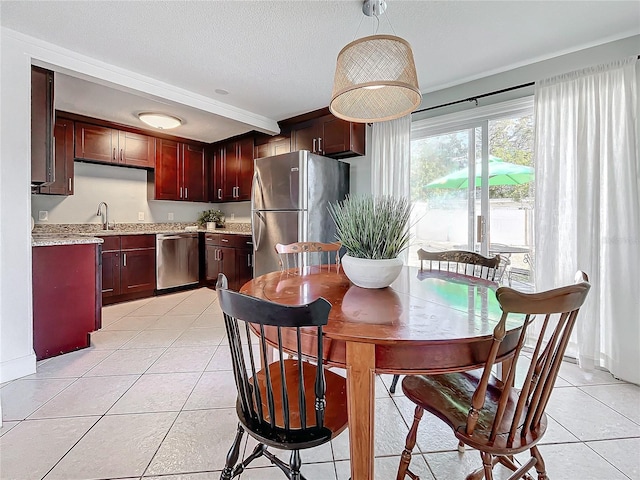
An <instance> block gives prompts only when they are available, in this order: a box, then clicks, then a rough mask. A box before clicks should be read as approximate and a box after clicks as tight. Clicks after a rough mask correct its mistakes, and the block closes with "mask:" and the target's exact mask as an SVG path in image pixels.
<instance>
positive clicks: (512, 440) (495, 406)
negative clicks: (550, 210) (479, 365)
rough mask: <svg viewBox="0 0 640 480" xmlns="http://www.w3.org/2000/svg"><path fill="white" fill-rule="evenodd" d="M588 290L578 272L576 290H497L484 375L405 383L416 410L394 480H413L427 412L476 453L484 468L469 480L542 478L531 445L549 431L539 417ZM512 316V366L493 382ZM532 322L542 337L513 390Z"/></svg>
mask: <svg viewBox="0 0 640 480" xmlns="http://www.w3.org/2000/svg"><path fill="white" fill-rule="evenodd" d="M589 288H590V285H589V283H588V278H587V275H586V274H584V273H583V272H580V271H579V272H578V273H577V274H576V283H575V284H574V285H570V286H566V287H562V288H557V289H554V290H548V291H546V292H540V293H530V294H527V293H521V292H518V291H516V290H513V289H511V288H509V287H501V288H499V289H498V290H497V291H496V297H497V299H498V302H499V303H500V306H501V308H502V312H503V313H502V316H501V318H500V321H499V322H498V324H497V325H496V327H495V329H494V331H493V343H492V345H491V348H490V350H489V352H488V355H487V359H486V361H485V365H484V369H483V370H482V371H472V372H463V373H446V374H441V375H410V376H407V377H405V378H404V380H403V381H402V391H403V392H404V393H405V395H406V396H407V398H408V399H409V400H411V401H412V402H413V403H415V404H416V405H417V406H416V410H415V415H414V420H413V425H412V426H411V429H410V430H409V435H408V436H407V441H406V446H405V449H404V451H403V452H402V456H401V459H400V466H399V469H398V475H397V480H403V479H404V477H405V476H409V477H411V478H412V479H415V478H416V477H415V475H414V474H413V473H412V472H410V471H409V464H410V462H411V451H412V450H413V448H414V447H415V444H416V434H417V430H418V424H419V423H420V419H421V418H422V414H423V412H424V410H427V411H429V412H431V413H432V414H434V415H435V416H436V417H438V418H440V419H441V420H442V421H444V422H445V423H446V424H447V425H449V427H450V428H451V429H452V430H453V433H454V435H455V436H456V437H457V438H458V440H459V441H461V442H463V443H464V444H466V445H469V446H470V447H472V448H474V449H477V450H479V451H480V456H481V457H482V468H480V469H479V470H477V471H475V472H473V473H472V474H470V475H469V476H468V477H467V480H474V479H475V480H479V479H481V478H485V479H486V480H492V479H493V467H494V466H495V465H496V464H497V463H501V464H502V465H504V466H506V467H507V468H509V469H510V470H512V471H513V472H514V473H513V474H512V475H511V476H510V477H509V480H515V479H519V478H523V477H524V476H525V475H527V472H528V471H529V470H530V469H531V467H534V466H535V468H536V471H537V472H538V480H547V478H548V477H547V473H546V469H545V464H544V460H543V459H542V455H541V454H540V451H539V450H538V448H537V446H536V444H537V443H538V442H539V441H540V439H541V438H542V437H543V435H544V434H545V431H546V429H547V417H546V415H545V413H544V411H545V408H546V406H547V403H548V401H549V397H550V395H551V392H552V390H553V386H554V384H555V381H556V378H557V376H558V370H559V369H560V365H561V363H562V358H563V355H564V352H565V349H566V348H567V343H568V342H569V337H570V335H571V331H572V329H573V326H574V325H575V323H576V318H577V316H578V310H579V309H580V307H581V306H582V304H583V303H584V301H585V298H586V297H587V293H588V292H589ZM513 315H517V316H518V317H519V318H520V319H521V320H519V321H520V322H522V329H521V331H520V336H519V340H518V343H517V345H516V346H515V347H514V349H513V352H512V355H513V356H512V361H511V362H510V365H509V366H508V367H506V368H505V370H506V372H505V373H506V375H504V374H503V380H504V381H501V380H499V379H498V378H496V377H495V376H493V374H492V373H491V369H492V368H493V366H494V364H495V362H496V356H497V353H498V348H499V346H500V343H501V341H502V339H503V338H504V337H505V334H506V330H507V326H506V322H507V319H508V318H509V317H510V316H513ZM536 316H540V317H541V320H542V322H541V331H540V333H539V336H538V340H537V342H536V344H535V346H534V348H533V352H532V357H531V358H532V360H531V364H530V366H529V368H528V370H527V373H526V376H525V378H524V382H523V385H522V388H521V389H516V388H515V387H513V386H512V385H513V383H514V378H515V372H516V367H517V363H518V357H519V355H520V352H521V350H522V347H523V345H524V341H525V337H526V334H527V327H529V325H530V324H531V323H532V322H533V320H534V318H535V317H536ZM525 450H530V452H531V457H530V458H529V460H528V461H527V462H526V463H524V464H523V465H518V464H517V463H516V461H515V459H514V455H516V454H518V453H520V452H524V451H525ZM527 478H529V477H528V476H527Z"/></svg>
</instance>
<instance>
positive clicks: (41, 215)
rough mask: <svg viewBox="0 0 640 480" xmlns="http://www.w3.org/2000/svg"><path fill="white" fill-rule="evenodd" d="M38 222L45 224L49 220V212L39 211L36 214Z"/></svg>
mask: <svg viewBox="0 0 640 480" xmlns="http://www.w3.org/2000/svg"><path fill="white" fill-rule="evenodd" d="M38 220H40V221H41V222H46V221H47V220H49V211H48V210H40V211H39V212H38Z"/></svg>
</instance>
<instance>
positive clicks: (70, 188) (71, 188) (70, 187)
mask: <svg viewBox="0 0 640 480" xmlns="http://www.w3.org/2000/svg"><path fill="white" fill-rule="evenodd" d="M71 190H73V187H72V186H71V177H69V191H71Z"/></svg>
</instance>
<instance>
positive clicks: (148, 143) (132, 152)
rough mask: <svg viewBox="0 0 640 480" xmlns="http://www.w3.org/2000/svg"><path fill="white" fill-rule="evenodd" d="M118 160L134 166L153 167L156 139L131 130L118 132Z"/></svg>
mask: <svg viewBox="0 0 640 480" xmlns="http://www.w3.org/2000/svg"><path fill="white" fill-rule="evenodd" d="M118 148H119V161H120V163H122V164H125V165H131V166H135V167H150V168H153V167H154V163H155V153H156V139H155V138H154V137H150V136H148V135H140V134H138V133H132V132H124V131H122V130H121V131H119V132H118Z"/></svg>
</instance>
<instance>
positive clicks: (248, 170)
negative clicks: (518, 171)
mask: <svg viewBox="0 0 640 480" xmlns="http://www.w3.org/2000/svg"><path fill="white" fill-rule="evenodd" d="M215 152H217V157H216V156H215V154H214V162H215V166H214V172H215V173H216V174H215V175H214V181H215V185H214V187H213V189H212V193H213V195H212V196H210V197H209V198H210V199H211V201H214V202H238V201H245V200H250V199H251V183H252V181H253V157H254V143H253V137H245V138H242V139H239V140H234V141H232V142H228V143H224V144H219V145H218V147H217V149H216V150H215Z"/></svg>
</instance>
